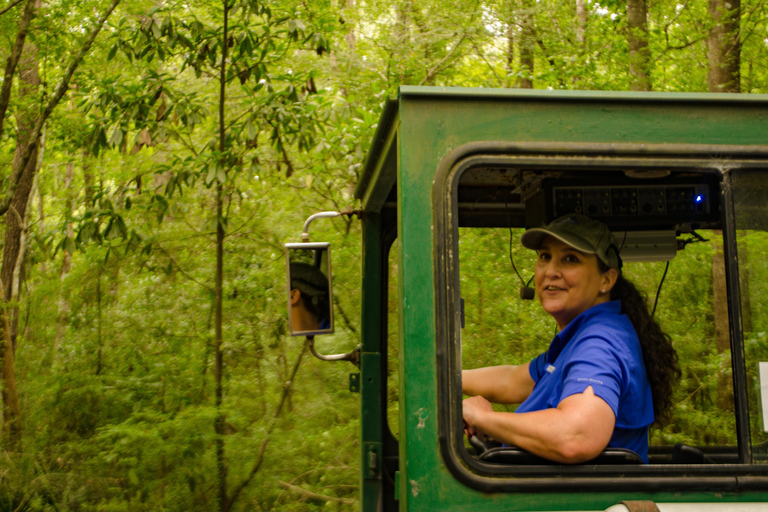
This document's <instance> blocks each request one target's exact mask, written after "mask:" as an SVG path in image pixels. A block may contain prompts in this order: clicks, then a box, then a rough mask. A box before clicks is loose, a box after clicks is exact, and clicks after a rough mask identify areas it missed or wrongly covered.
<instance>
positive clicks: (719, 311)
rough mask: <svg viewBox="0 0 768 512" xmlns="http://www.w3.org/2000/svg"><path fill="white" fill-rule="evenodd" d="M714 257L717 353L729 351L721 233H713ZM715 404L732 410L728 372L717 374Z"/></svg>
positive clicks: (713, 274) (729, 340) (713, 287)
mask: <svg viewBox="0 0 768 512" xmlns="http://www.w3.org/2000/svg"><path fill="white" fill-rule="evenodd" d="M712 238H713V246H714V249H715V251H714V255H713V257H712V302H713V306H714V310H715V311H714V313H715V337H716V340H717V353H718V354H725V353H726V352H729V351H730V350H731V333H730V322H729V320H728V289H727V288H726V282H725V256H724V253H723V238H722V231H713V232H712ZM717 403H718V406H719V407H720V409H723V410H726V411H729V410H733V380H732V379H731V375H730V374H729V373H728V372H720V373H718V379H717Z"/></svg>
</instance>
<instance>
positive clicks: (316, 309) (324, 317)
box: [285, 242, 333, 336]
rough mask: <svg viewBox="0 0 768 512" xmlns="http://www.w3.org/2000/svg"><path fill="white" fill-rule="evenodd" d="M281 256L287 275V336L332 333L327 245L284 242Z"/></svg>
mask: <svg viewBox="0 0 768 512" xmlns="http://www.w3.org/2000/svg"><path fill="white" fill-rule="evenodd" d="M285 257H286V271H287V276H288V288H287V291H288V329H289V331H290V333H291V336H314V335H317V334H332V333H333V307H332V304H333V292H332V288H331V247H330V244H329V243H327V242H306V243H296V244H285Z"/></svg>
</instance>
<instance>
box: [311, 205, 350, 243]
mask: <svg viewBox="0 0 768 512" xmlns="http://www.w3.org/2000/svg"><path fill="white" fill-rule="evenodd" d="M361 213H362V211H361V210H346V211H343V212H318V213H315V214H313V215H310V216H309V218H307V220H305V221H304V229H302V231H301V241H302V242H309V225H310V224H312V221H314V220H315V219H329V218H332V217H338V216H339V215H346V216H348V217H350V218H351V217H352V215H357V217H358V218H360V214H361Z"/></svg>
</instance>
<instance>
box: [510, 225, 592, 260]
mask: <svg viewBox="0 0 768 512" xmlns="http://www.w3.org/2000/svg"><path fill="white" fill-rule="evenodd" d="M548 236H551V237H554V238H556V239H558V240H560V241H561V242H563V243H564V244H567V245H570V246H571V247H573V248H574V249H577V250H579V251H581V252H584V253H587V254H597V251H595V248H594V247H592V245H590V244H589V243H588V242H586V241H585V240H584V239H582V238H581V237H579V236H576V235H573V234H571V233H558V232H557V231H553V230H550V229H547V228H532V229H529V230H528V231H526V232H525V233H523V235H522V236H521V237H520V243H521V244H523V247H525V248H527V249H533V250H534V251H538V250H539V249H540V248H541V244H542V243H543V242H544V239H545V238H547V237H548Z"/></svg>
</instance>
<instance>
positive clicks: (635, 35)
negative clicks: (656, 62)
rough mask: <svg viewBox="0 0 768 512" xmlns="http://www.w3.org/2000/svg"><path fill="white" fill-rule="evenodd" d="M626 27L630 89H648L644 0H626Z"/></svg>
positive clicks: (646, 16) (646, 15)
mask: <svg viewBox="0 0 768 512" xmlns="http://www.w3.org/2000/svg"><path fill="white" fill-rule="evenodd" d="M627 28H628V34H627V42H628V43H629V76H630V80H631V83H630V89H631V90H633V91H650V90H651V76H650V63H651V53H650V50H649V48H648V7H647V4H646V0H627Z"/></svg>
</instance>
